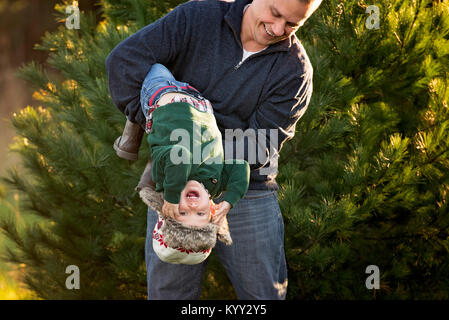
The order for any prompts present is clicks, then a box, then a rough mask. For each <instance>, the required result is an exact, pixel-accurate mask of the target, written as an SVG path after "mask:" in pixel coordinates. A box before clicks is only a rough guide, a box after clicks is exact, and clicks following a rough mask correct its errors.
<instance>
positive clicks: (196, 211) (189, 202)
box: [176, 180, 211, 227]
mask: <svg viewBox="0 0 449 320" xmlns="http://www.w3.org/2000/svg"><path fill="white" fill-rule="evenodd" d="M210 218H211V212H210V202H209V193H208V192H207V190H206V189H205V188H204V186H203V185H202V184H201V183H199V182H198V181H195V180H189V181H187V184H186V186H185V187H184V189H183V190H182V191H181V198H180V200H179V215H178V216H177V217H176V220H177V221H179V222H181V223H184V224H186V225H191V226H195V227H202V226H204V225H206V224H208V223H209V222H210Z"/></svg>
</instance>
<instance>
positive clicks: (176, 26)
mask: <svg viewBox="0 0 449 320" xmlns="http://www.w3.org/2000/svg"><path fill="white" fill-rule="evenodd" d="M185 8H186V4H183V5H180V6H178V7H176V8H175V9H174V10H173V11H171V12H170V13H168V14H167V15H165V16H164V17H163V18H161V19H159V20H157V21H156V22H154V23H152V24H150V25H148V26H146V27H144V28H142V29H140V30H139V31H138V32H136V33H135V34H133V35H132V36H130V37H128V38H126V39H125V40H123V41H122V42H120V43H119V44H118V45H117V46H116V47H115V48H114V49H113V50H112V51H111V52H110V53H109V55H108V56H107V58H106V71H107V74H108V80H109V91H110V94H111V98H112V101H113V103H114V104H115V106H116V107H117V108H118V109H119V110H120V111H121V112H122V113H123V114H124V115H125V116H126V117H127V118H128V120H130V121H132V122H135V123H139V124H140V125H141V126H142V127H144V126H145V116H144V114H143V112H142V110H141V107H140V90H141V88H142V83H143V81H144V79H145V76H146V75H147V73H148V72H149V70H150V69H151V66H152V65H153V64H155V63H160V64H163V65H165V66H167V65H169V64H170V62H171V61H173V60H174V59H175V57H176V55H177V54H178V53H179V52H180V50H182V49H183V48H185V47H186V46H185V41H186V37H187V36H188V31H187V29H186V16H185V14H186V10H185Z"/></svg>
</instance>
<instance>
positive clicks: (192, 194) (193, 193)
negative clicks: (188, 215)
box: [186, 191, 200, 200]
mask: <svg viewBox="0 0 449 320" xmlns="http://www.w3.org/2000/svg"><path fill="white" fill-rule="evenodd" d="M186 197H187V199H189V200H197V199H198V198H199V197H200V193H199V192H198V191H189V192H187V194H186Z"/></svg>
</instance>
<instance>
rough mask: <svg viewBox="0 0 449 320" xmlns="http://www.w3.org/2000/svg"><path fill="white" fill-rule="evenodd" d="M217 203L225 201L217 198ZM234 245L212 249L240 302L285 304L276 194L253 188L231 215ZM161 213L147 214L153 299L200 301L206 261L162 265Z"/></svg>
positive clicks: (284, 268) (147, 259)
mask: <svg viewBox="0 0 449 320" xmlns="http://www.w3.org/2000/svg"><path fill="white" fill-rule="evenodd" d="M214 201H215V202H216V203H218V202H220V201H221V198H217V199H214ZM227 217H228V222H229V229H230V232H231V237H232V240H233V244H232V245H231V246H226V245H225V244H222V243H221V242H220V241H217V244H216V246H215V248H214V249H213V250H214V252H215V254H216V255H217V256H218V258H219V259H220V261H221V263H222V264H223V266H224V268H225V270H226V273H227V275H228V277H229V279H230V280H231V283H232V285H233V287H234V289H235V291H236V294H237V298H238V299H253V300H254V299H264V300H277V299H280V300H283V299H285V295H286V289H287V266H286V262H285V253H284V223H283V220H282V214H281V211H280V209H279V204H278V200H277V193H276V192H275V191H266V190H265V191H262V190H249V191H248V193H247V194H246V196H245V197H244V198H243V199H241V200H240V201H239V202H238V203H237V204H236V205H235V207H234V208H232V209H231V210H230V211H229V213H228V216H227ZM156 219H157V213H156V212H154V211H152V210H151V209H149V210H148V220H147V223H148V224H147V239H146V243H145V262H146V266H147V281H148V282H147V285H148V299H151V300H158V299H164V300H175V299H176V300H187V299H199V298H200V292H201V281H202V278H203V273H204V271H205V268H206V263H207V260H206V261H204V262H203V263H201V264H197V265H175V264H169V263H165V262H162V261H161V260H160V259H159V258H158V257H157V255H156V254H155V253H154V251H153V247H152V233H153V228H154V225H155V223H156Z"/></svg>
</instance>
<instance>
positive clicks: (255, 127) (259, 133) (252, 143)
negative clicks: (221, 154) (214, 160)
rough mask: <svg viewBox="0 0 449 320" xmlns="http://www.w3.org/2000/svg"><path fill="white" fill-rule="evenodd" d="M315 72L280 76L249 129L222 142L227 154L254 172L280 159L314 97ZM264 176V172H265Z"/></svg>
mask: <svg viewBox="0 0 449 320" xmlns="http://www.w3.org/2000/svg"><path fill="white" fill-rule="evenodd" d="M312 77H313V71H312V69H311V67H310V69H309V70H308V71H307V72H305V73H303V74H302V75H290V76H288V77H280V79H279V81H274V83H275V84H273V86H272V88H270V89H269V96H268V98H267V99H266V100H265V101H264V102H263V103H262V104H261V105H259V107H258V108H257V110H256V112H254V114H253V115H252V116H251V117H250V118H249V121H248V129H250V130H246V132H249V133H250V134H244V135H241V136H236V137H235V140H234V139H232V140H231V139H230V140H227V139H226V136H227V134H226V130H225V135H224V139H223V141H224V142H223V143H224V148H225V158H227V156H226V155H228V154H231V151H232V150H233V149H234V151H233V152H232V154H234V158H237V159H245V160H247V161H248V162H249V164H250V167H251V170H256V169H261V168H262V167H264V166H266V165H267V163H268V162H269V161H270V159H271V160H273V159H275V158H277V156H278V152H279V150H280V149H281V147H282V145H283V144H284V143H285V142H286V141H287V140H289V139H291V138H293V136H294V134H295V126H296V123H297V122H298V120H299V119H300V118H301V117H302V115H303V114H304V112H305V111H306V109H307V107H308V104H309V102H310V98H311V96H312ZM239 144H243V145H244V148H240V150H243V154H242V153H241V152H240V153H239V147H236V145H237V146H238V145H239ZM262 174H263V173H262Z"/></svg>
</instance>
